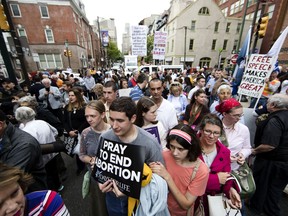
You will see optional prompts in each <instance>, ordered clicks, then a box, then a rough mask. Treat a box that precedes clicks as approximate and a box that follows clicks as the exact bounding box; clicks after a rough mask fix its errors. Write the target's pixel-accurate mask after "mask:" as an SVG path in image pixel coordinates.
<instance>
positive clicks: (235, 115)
mask: <svg viewBox="0 0 288 216" xmlns="http://www.w3.org/2000/svg"><path fill="white" fill-rule="evenodd" d="M229 115H230V116H232V117H238V118H241V117H242V116H244V113H242V114H234V115H232V114H230V113H229Z"/></svg>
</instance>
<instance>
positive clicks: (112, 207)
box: [106, 192, 128, 216]
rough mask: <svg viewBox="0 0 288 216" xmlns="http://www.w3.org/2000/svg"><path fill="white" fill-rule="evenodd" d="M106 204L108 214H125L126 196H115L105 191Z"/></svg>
mask: <svg viewBox="0 0 288 216" xmlns="http://www.w3.org/2000/svg"><path fill="white" fill-rule="evenodd" d="M106 206H107V211H108V214H109V216H127V214H128V197H127V196H124V197H116V196H115V194H114V193H113V192H109V193H106Z"/></svg>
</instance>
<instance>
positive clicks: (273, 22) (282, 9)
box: [214, 0, 288, 67]
mask: <svg viewBox="0 0 288 216" xmlns="http://www.w3.org/2000/svg"><path fill="white" fill-rule="evenodd" d="M214 1H215V2H216V4H217V5H218V6H219V7H220V9H221V10H222V12H223V13H224V14H225V16H227V17H238V18H240V17H243V16H245V17H246V19H253V18H254V15H256V17H255V25H254V33H255V32H256V31H257V30H256V26H257V22H258V20H259V18H260V17H261V16H265V15H268V16H269V22H268V26H267V31H266V34H265V36H264V38H263V39H259V40H258V41H257V44H256V51H257V52H258V53H260V54H266V53H267V52H268V51H269V49H270V48H271V46H272V45H273V43H274V42H275V41H276V40H277V38H278V37H279V35H280V34H281V32H282V31H283V30H284V29H285V28H286V27H287V26H288V1H287V0H261V1H258V0H214ZM246 6H247V10H246V15H245V8H246ZM254 40H255V37H253V38H252V42H253V43H252V44H254ZM278 61H279V64H280V65H283V66H286V67H287V66H288V38H286V40H285V42H284V44H283V46H282V49H281V51H280V53H279V57H278Z"/></svg>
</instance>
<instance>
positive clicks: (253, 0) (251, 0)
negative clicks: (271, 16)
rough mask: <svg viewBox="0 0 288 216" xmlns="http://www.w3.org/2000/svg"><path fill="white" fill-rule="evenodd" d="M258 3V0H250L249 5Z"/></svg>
mask: <svg viewBox="0 0 288 216" xmlns="http://www.w3.org/2000/svg"><path fill="white" fill-rule="evenodd" d="M256 3H257V0H248V7H250V6H251V5H253V4H256Z"/></svg>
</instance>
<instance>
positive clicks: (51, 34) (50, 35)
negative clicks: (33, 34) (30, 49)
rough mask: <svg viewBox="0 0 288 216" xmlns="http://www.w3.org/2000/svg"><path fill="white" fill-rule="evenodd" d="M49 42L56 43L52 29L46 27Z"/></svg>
mask: <svg viewBox="0 0 288 216" xmlns="http://www.w3.org/2000/svg"><path fill="white" fill-rule="evenodd" d="M45 35H46V41H47V43H54V36H53V31H52V29H45Z"/></svg>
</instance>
